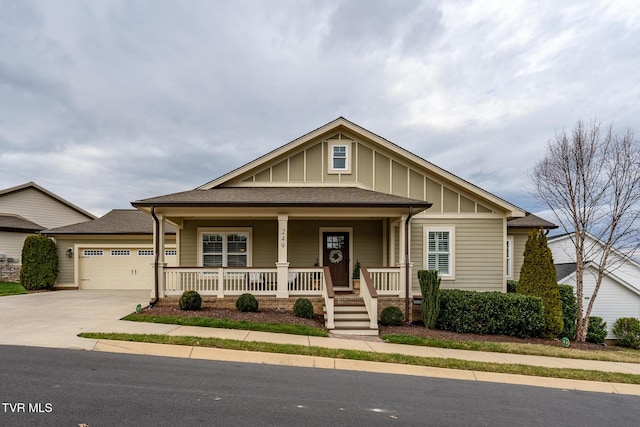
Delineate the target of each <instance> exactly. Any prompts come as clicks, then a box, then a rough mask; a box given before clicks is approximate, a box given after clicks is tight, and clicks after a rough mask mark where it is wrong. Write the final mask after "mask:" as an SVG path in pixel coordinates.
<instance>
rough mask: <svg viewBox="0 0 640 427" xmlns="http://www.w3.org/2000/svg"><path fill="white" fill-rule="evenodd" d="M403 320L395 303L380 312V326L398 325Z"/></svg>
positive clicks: (400, 311)
mask: <svg viewBox="0 0 640 427" xmlns="http://www.w3.org/2000/svg"><path fill="white" fill-rule="evenodd" d="M403 320H404V315H403V314H402V310H400V308H398V307H396V306H395V305H392V306H389V307H386V308H385V309H384V310H382V313H380V323H381V324H382V326H400V325H402V321H403Z"/></svg>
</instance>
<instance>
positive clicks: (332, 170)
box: [328, 142, 351, 174]
mask: <svg viewBox="0 0 640 427" xmlns="http://www.w3.org/2000/svg"><path fill="white" fill-rule="evenodd" d="M334 147H345V167H344V169H336V168H334V167H333V148H334ZM328 156H329V159H328V160H329V171H328V172H329V173H330V174H338V173H342V174H350V173H351V144H350V143H342V142H331V143H329V152H328Z"/></svg>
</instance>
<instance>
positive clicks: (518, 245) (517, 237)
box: [507, 230, 557, 281]
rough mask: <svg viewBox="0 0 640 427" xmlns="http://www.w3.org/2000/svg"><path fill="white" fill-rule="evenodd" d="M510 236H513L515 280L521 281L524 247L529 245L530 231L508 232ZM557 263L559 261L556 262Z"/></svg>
mask: <svg viewBox="0 0 640 427" xmlns="http://www.w3.org/2000/svg"><path fill="white" fill-rule="evenodd" d="M507 232H508V233H509V236H513V279H512V280H516V281H518V280H520V270H521V269H522V264H523V263H524V246H525V244H526V243H527V237H528V235H529V230H508V231H507ZM555 262H557V261H555Z"/></svg>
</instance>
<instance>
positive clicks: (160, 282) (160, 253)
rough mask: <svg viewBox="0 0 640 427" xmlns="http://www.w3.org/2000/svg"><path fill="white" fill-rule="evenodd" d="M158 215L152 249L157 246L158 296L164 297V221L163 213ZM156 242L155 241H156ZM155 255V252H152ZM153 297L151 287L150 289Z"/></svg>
mask: <svg viewBox="0 0 640 427" xmlns="http://www.w3.org/2000/svg"><path fill="white" fill-rule="evenodd" d="M156 216H157V217H158V229H159V230H158V235H156V233H155V232H156V228H155V227H153V233H154V234H153V250H154V251H155V250H156V248H158V255H157V256H158V258H157V259H158V266H157V269H158V298H164V267H165V266H166V264H165V262H164V247H165V233H164V230H165V222H164V215H156ZM156 242H157V243H156ZM154 256H155V253H154ZM151 293H152V297H153V289H152V290H151Z"/></svg>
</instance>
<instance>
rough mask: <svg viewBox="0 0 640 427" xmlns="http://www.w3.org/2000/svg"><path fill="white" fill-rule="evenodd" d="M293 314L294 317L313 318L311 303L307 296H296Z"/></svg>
mask: <svg viewBox="0 0 640 427" xmlns="http://www.w3.org/2000/svg"><path fill="white" fill-rule="evenodd" d="M293 314H294V316H296V317H302V318H305V319H313V304H312V303H311V301H309V300H308V299H307V298H298V299H297V300H296V302H295V303H294V304H293Z"/></svg>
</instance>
